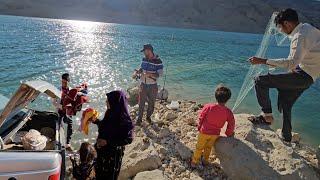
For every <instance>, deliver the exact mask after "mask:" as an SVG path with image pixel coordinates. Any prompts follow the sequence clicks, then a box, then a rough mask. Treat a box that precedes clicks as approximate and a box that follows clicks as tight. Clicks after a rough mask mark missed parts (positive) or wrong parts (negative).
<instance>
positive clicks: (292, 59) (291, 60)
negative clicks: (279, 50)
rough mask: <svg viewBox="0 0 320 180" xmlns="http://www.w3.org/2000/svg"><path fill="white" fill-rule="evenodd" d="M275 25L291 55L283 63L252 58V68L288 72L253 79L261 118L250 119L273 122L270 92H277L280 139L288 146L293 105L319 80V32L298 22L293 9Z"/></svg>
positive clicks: (276, 20)
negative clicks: (259, 66) (286, 39)
mask: <svg viewBox="0 0 320 180" xmlns="http://www.w3.org/2000/svg"><path fill="white" fill-rule="evenodd" d="M274 23H275V24H276V25H277V27H278V28H279V30H280V31H281V32H283V33H285V34H287V35H288V36H289V38H290V40H291V45H290V54H289V56H288V58H283V59H262V58H258V57H251V58H250V59H249V60H250V62H251V64H266V65H270V66H275V67H282V68H286V69H288V71H289V72H288V73H283V74H267V75H262V76H259V77H257V78H256V81H255V90H256V95H257V99H258V103H259V105H260V106H261V109H262V112H263V113H262V115H261V116H255V117H252V118H251V119H249V120H251V121H253V122H264V123H267V124H271V123H272V122H273V116H272V108H271V101H270V97H269V89H270V88H276V89H278V91H279V98H278V108H279V110H280V112H281V111H282V113H283V127H282V136H283V139H284V141H287V142H291V139H292V135H291V130H292V127H291V110H292V106H293V104H294V103H295V101H296V100H297V99H298V97H299V96H301V94H302V93H303V92H304V91H305V90H306V89H308V88H309V87H310V86H311V85H312V84H313V83H314V82H315V81H316V79H317V78H319V76H320V30H319V29H317V28H315V27H313V26H311V25H310V24H306V23H305V24H302V23H300V22H299V18H298V14H297V12H296V11H295V10H293V9H286V10H283V11H281V12H280V13H279V14H278V15H277V16H276V18H275V21H274Z"/></svg>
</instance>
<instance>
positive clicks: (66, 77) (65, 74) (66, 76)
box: [61, 73, 70, 81]
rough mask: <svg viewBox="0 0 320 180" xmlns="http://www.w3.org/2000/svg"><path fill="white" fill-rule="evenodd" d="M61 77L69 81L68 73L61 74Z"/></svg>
mask: <svg viewBox="0 0 320 180" xmlns="http://www.w3.org/2000/svg"><path fill="white" fill-rule="evenodd" d="M61 79H64V80H66V81H70V77H69V74H68V73H64V74H62V76H61Z"/></svg>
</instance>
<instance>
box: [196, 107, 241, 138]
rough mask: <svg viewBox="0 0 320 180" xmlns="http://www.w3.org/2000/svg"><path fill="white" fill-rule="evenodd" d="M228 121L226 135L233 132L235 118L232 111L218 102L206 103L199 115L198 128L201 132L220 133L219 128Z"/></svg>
mask: <svg viewBox="0 0 320 180" xmlns="http://www.w3.org/2000/svg"><path fill="white" fill-rule="evenodd" d="M226 122H228V126H227V130H226V135H227V136H231V135H232V134H233V133H234V128H235V120H234V116H233V113H232V111H231V110H230V109H229V108H227V107H226V106H223V105H219V104H206V105H205V106H204V107H203V108H202V110H201V112H200V115H199V125H198V129H199V131H200V132H201V133H203V134H208V135H220V131H221V128H223V126H224V124H225V123H226Z"/></svg>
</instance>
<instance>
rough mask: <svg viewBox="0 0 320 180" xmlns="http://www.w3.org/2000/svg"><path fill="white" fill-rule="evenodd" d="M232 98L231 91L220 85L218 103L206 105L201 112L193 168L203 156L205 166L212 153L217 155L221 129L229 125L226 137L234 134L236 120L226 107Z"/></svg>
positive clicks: (216, 95)
mask: <svg viewBox="0 0 320 180" xmlns="http://www.w3.org/2000/svg"><path fill="white" fill-rule="evenodd" d="M230 97H231V90H230V89H229V88H228V87H225V86H223V85H219V86H218V87H217V88H216V91H215V98H216V100H217V103H210V104H206V105H205V106H204V107H203V109H202V110H201V112H200V115H199V124H198V130H199V135H198V142H197V145H196V150H195V151H194V154H193V157H192V161H191V166H192V167H196V165H198V164H199V161H200V158H201V156H202V157H203V165H207V164H208V162H209V156H210V153H211V151H213V153H215V149H214V144H215V142H216V140H217V139H218V138H219V136H220V131H221V128H223V126H224V125H225V123H226V122H227V123H228V126H227V130H226V132H225V133H226V135H227V136H232V135H233V134H234V128H235V120H234V116H233V113H232V111H231V110H230V109H229V108H228V107H226V106H225V104H226V103H227V102H228V100H229V99H230Z"/></svg>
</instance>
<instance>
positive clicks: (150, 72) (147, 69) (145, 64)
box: [132, 44, 163, 125]
mask: <svg viewBox="0 0 320 180" xmlns="http://www.w3.org/2000/svg"><path fill="white" fill-rule="evenodd" d="M141 52H143V53H144V55H145V57H144V58H143V59H142V62H141V66H140V68H139V69H137V70H135V71H134V73H133V76H132V77H133V78H134V79H137V78H138V79H140V89H139V113H138V117H137V122H136V125H140V124H141V123H142V117H143V112H144V106H145V103H146V102H148V110H147V117H146V120H147V122H148V123H151V115H152V114H153V111H154V105H155V102H156V98H157V94H158V84H157V80H158V78H159V77H160V76H161V75H162V74H163V64H162V61H161V60H160V58H159V56H158V55H155V54H154V51H153V47H152V45H151V44H145V45H144V46H143V49H142V50H141Z"/></svg>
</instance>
